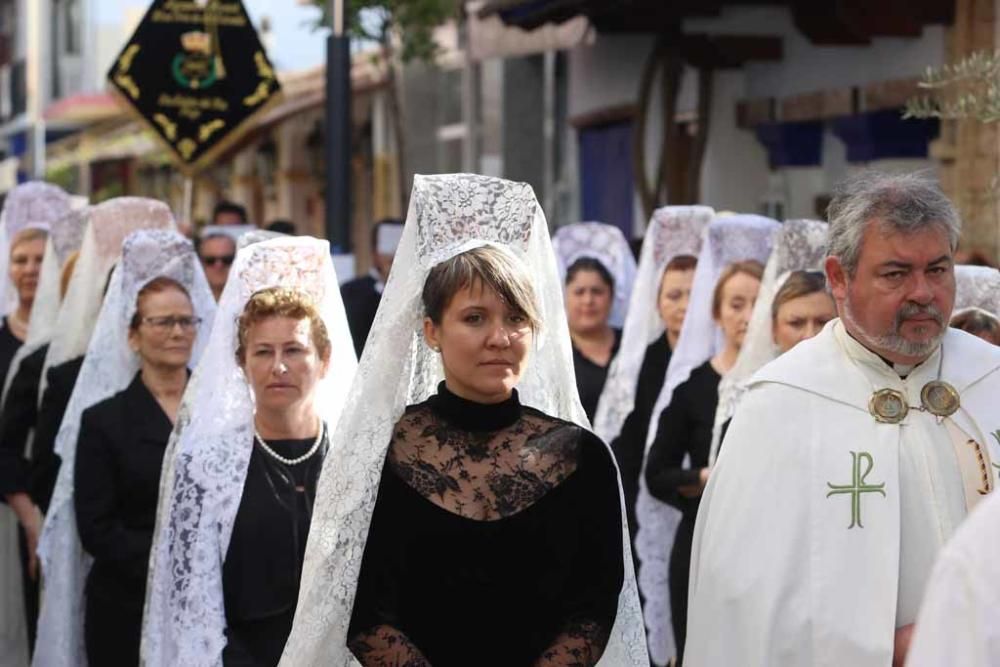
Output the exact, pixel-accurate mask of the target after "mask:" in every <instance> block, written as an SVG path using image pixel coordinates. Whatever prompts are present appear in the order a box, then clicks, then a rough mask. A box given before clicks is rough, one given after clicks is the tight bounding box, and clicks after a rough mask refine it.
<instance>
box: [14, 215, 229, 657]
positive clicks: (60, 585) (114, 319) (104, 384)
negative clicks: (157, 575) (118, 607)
mask: <svg viewBox="0 0 1000 667" xmlns="http://www.w3.org/2000/svg"><path fill="white" fill-rule="evenodd" d="M121 256H122V259H121V262H120V264H119V265H118V267H116V268H115V271H114V274H113V275H112V277H111V283H110V285H109V287H108V292H107V296H106V298H105V299H104V304H103V306H102V307H101V310H100V314H99V316H98V318H97V323H96V326H95V327H94V335H93V337H92V339H91V341H90V345H89V347H88V348H87V356H86V359H85V360H84V362H83V366H82V367H81V369H80V375H79V378H78V379H77V382H76V385H75V386H74V389H73V393H72V395H71V397H70V400H69V404H68V405H67V407H66V413H65V416H64V417H63V421H62V424H61V425H60V427H59V433H58V435H57V436H56V443H55V450H56V453H57V454H58V455H59V456H60V458H61V459H62V465H61V466H60V468H59V475H58V477H57V480H56V486H55V491H54V492H53V495H52V502H51V504H50V506H49V512H48V514H47V515H46V517H45V524H44V526H43V528H42V536H41V540H40V542H39V546H38V556H39V558H40V560H41V565H42V572H43V574H44V576H45V596H44V598H43V601H42V608H41V613H40V616H39V621H38V641H37V643H36V645H35V655H34V658H33V661H32V664H33V665H36V666H37V667H59V666H63V665H65V666H66V667H70V666H73V667H86V665H87V658H86V652H85V649H84V638H83V622H84V609H85V600H84V583H85V581H86V577H87V573H88V572H89V570H90V566H91V564H92V561H93V559H92V558H91V557H90V556H89V555H88V554H87V553H86V552H85V551H84V550H83V546H82V545H81V543H80V536H79V534H78V533H77V529H76V513H75V511H74V507H73V489H74V484H73V474H74V469H75V461H76V449H77V436H78V435H79V432H80V418H81V416H82V414H83V411H84V410H86V409H87V408H89V407H91V406H92V405H94V404H96V403H99V402H100V401H103V400H105V399H107V398H110V397H111V396H113V395H114V394H116V393H118V392H120V391H122V390H124V389H125V388H126V387H127V386H128V385H129V383H130V382H131V381H132V378H133V377H134V376H135V374H136V373H137V372H138V371H139V367H140V361H139V358H138V355H136V354H135V353H134V352H133V351H132V350H131V348H130V347H129V345H128V326H129V322H130V321H131V319H132V316H133V315H134V314H135V310H136V298H137V296H138V293H139V290H140V289H141V288H142V287H143V286H144V285H145V284H146V283H148V282H149V281H150V280H152V279H153V278H156V277H158V276H167V277H169V278H173V279H174V280H176V281H177V282H179V283H181V284H182V285H184V287H185V288H187V290H188V292H189V294H190V295H191V302H192V306H193V308H194V313H195V315H196V316H198V317H201V318H202V320H203V324H202V326H203V327H206V329H204V330H203V331H207V327H210V326H211V323H212V319H213V317H214V315H215V300H214V299H213V298H212V292H211V289H210V288H209V286H208V282H207V280H206V279H205V274H204V273H203V271H202V269H201V264H200V263H199V262H198V258H197V256H196V255H195V252H194V247H193V246H192V245H191V242H190V241H188V240H187V239H185V238H184V237H182V236H180V235H179V234H177V233H176V232H172V231H164V230H141V231H138V232H135V233H133V234H131V235H130V236H128V237H127V238H126V239H125V241H124V244H123V247H122V250H121ZM206 338H207V336H205V335H204V333H202V332H199V334H198V335H197V337H196V338H195V345H194V350H193V354H192V357H191V363H192V364H194V363H196V362H197V360H198V358H199V357H200V355H201V354H202V352H203V350H204V349H205V342H206ZM94 667H97V666H96V665H95V666H94Z"/></svg>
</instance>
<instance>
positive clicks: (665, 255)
mask: <svg viewBox="0 0 1000 667" xmlns="http://www.w3.org/2000/svg"><path fill="white" fill-rule="evenodd" d="M713 215H714V213H713V211H712V209H711V208H709V207H708V206H664V207H663V208H660V209H657V210H656V211H654V212H653V217H652V218H651V219H650V221H649V226H648V227H647V228H646V236H645V238H644V239H643V242H642V252H641V254H640V255H639V269H638V273H637V275H636V280H635V286H634V288H633V289H632V297H631V300H630V301H629V308H628V315H627V316H626V318H625V326H624V328H623V329H622V344H621V352H619V353H618V356H616V357H615V360H614V361H613V362H612V363H611V368H610V370H609V371H608V380H607V382H606V383H605V385H604V391H603V392H602V393H601V400H600V403H598V406H597V415H596V417H595V418H594V432H595V433H597V435H598V436H600V438H601V439H602V440H604V441H605V442H607V443H610V444H611V450H612V451H613V452H614V454H615V459H616V460H617V462H618V470H619V471H620V472H621V479H622V490H623V492H624V494H625V509H626V513H627V516H628V524H629V534H631V535H632V536H633V537H634V536H635V530H636V522H635V499H636V496H637V494H638V493H639V474H640V471H641V470H642V460H643V457H644V455H645V453H646V429H647V428H648V427H649V419H650V415H651V413H652V411H653V404H654V403H656V399H657V397H658V396H659V395H660V389H661V388H662V387H663V380H664V377H665V376H666V374H667V365H668V364H669V363H670V355H671V353H672V351H673V349H674V348H675V347H677V340H678V338H679V337H680V333H681V327H682V326H683V324H684V317H685V315H686V313H687V306H688V301H689V299H690V298H691V283H692V282H693V280H694V270H695V266H696V265H697V263H698V259H697V257H698V253H699V251H700V250H701V242H702V237H703V236H704V231H705V227H707V226H708V223H709V222H710V221H711V219H712V216H713Z"/></svg>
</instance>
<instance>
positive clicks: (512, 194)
mask: <svg viewBox="0 0 1000 667" xmlns="http://www.w3.org/2000/svg"><path fill="white" fill-rule="evenodd" d="M487 244H490V245H495V246H496V247H498V248H501V249H503V250H506V251H508V252H510V253H511V254H512V256H513V257H515V259H517V260H518V261H521V262H524V264H525V265H526V267H527V269H528V271H529V272H530V275H531V276H532V278H533V284H534V287H535V293H536V295H537V298H538V309H539V312H540V313H541V317H542V320H543V324H542V328H543V330H542V331H541V332H540V333H539V335H538V336H536V342H535V349H534V351H533V354H532V357H531V361H530V363H529V364H528V368H527V370H526V372H525V374H524V377H523V379H522V381H521V383H520V385H519V386H518V393H519V396H520V397H521V400H522V401H523V402H524V403H525V404H526V405H530V406H532V407H535V408H537V409H539V410H541V411H543V412H545V413H547V414H549V415H552V416H555V417H559V418H562V419H566V420H570V421H573V422H576V423H577V424H580V425H582V426H585V427H586V426H588V422H587V418H586V415H585V414H584V412H583V407H582V406H581V405H580V399H579V397H578V395H577V391H576V382H575V380H574V375H573V361H572V352H571V349H570V341H569V330H568V327H567V325H566V314H565V311H564V310H563V300H562V282H561V281H560V280H559V274H558V271H557V269H556V263H555V258H554V257H553V253H552V245H551V241H550V240H549V235H548V227H547V225H546V223H545V216H544V214H543V213H542V210H541V207H540V206H539V205H538V202H537V200H536V199H535V195H534V193H533V192H532V190H531V187H530V186H528V185H526V184H524V183H514V182H510V181H505V180H502V179H498V178H489V177H485V176H477V175H472V174H452V175H440V176H416V177H415V178H414V183H413V193H412V196H411V198H410V209H409V212H408V215H407V221H406V225H405V226H404V228H403V238H402V240H401V242H400V245H399V249H398V251H397V253H396V259H395V261H394V262H393V270H392V272H391V273H390V275H389V280H388V283H387V284H386V288H385V292H384V293H383V295H382V301H381V304H380V305H379V308H378V313H377V314H376V315H375V322H374V325H373V326H372V330H371V334H370V336H369V338H368V343H367V344H366V345H365V350H364V353H363V354H362V357H361V363H360V365H359V367H358V374H357V376H356V377H355V380H354V385H353V386H352V388H351V393H350V398H349V399H348V403H347V406H346V408H345V410H344V417H343V418H342V419H341V421H340V424H339V426H338V427H337V430H336V432H335V434H334V439H333V442H332V447H331V450H330V453H329V455H328V456H327V459H326V461H325V462H324V468H323V475H322V477H321V478H320V485H319V492H318V497H317V499H316V514H315V515H314V516H313V522H312V529H311V531H310V533H309V544H308V547H307V549H306V560H305V566H304V570H303V575H302V587H301V592H300V594H299V604H298V609H297V610H296V614H295V624H294V626H293V628H292V634H291V636H290V637H289V639H288V643H287V644H286V645H285V653H284V656H283V657H282V661H281V664H282V665H285V666H286V667H290V666H295V667H303V666H305V665H317V666H318V665H324V666H327V665H334V666H337V667H340V666H346V665H357V661H356V660H355V659H354V658H353V656H352V655H351V653H350V651H349V650H348V648H347V629H348V624H349V623H350V618H351V611H352V607H353V604H354V592H355V587H356V585H357V580H358V573H359V571H360V569H361V559H362V555H363V554H364V549H365V540H366V539H367V535H368V525H369V523H370V521H371V516H372V510H373V509H374V507H375V498H376V494H377V492H378V486H379V479H380V477H381V473H382V463H383V461H384V459H385V454H386V449H387V447H388V445H389V439H390V434H391V431H392V428H393V426H394V425H395V424H396V421H397V420H398V419H399V417H400V415H401V414H402V413H403V410H404V408H405V407H406V406H407V405H411V404H414V403H418V402H421V401H424V400H425V399H427V397H428V396H430V395H431V394H433V393H434V392H435V391H436V389H437V384H438V382H440V381H441V380H442V379H443V377H444V374H443V371H442V368H441V362H440V359H439V357H438V356H437V355H436V354H434V353H433V352H432V351H431V350H430V349H429V348H428V347H427V345H426V344H425V342H424V339H423V334H422V331H421V323H422V320H423V306H422V304H421V290H422V289H423V286H424V281H425V280H426V278H427V274H428V272H429V271H430V269H431V268H432V267H433V266H435V265H436V264H438V263H440V262H442V261H444V260H446V259H449V258H451V257H454V256H455V255H457V254H460V253H462V252H465V251H466V250H470V249H472V248H476V247H480V246H483V245H487ZM622 523H623V525H624V523H625V519H624V517H623V518H622ZM622 548H623V550H624V553H625V559H626V562H625V572H626V579H625V585H624V587H623V590H622V594H621V597H620V598H619V608H618V616H617V619H616V621H615V626H614V629H613V632H612V634H611V639H610V641H609V643H608V647H607V650H606V651H605V654H604V657H603V658H602V660H601V664H602V665H615V666H616V667H619V666H622V667H624V666H632V665H646V664H647V662H646V661H647V657H646V652H645V649H644V647H643V644H644V641H643V632H642V618H641V615H640V610H639V599H638V595H637V592H636V587H635V581H634V580H633V579H632V578H631V574H629V573H631V572H632V569H631V565H630V562H631V554H630V553H629V548H628V536H627V532H626V531H624V530H623V532H622Z"/></svg>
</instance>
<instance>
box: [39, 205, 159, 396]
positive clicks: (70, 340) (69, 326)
mask: <svg viewBox="0 0 1000 667" xmlns="http://www.w3.org/2000/svg"><path fill="white" fill-rule="evenodd" d="M85 215H86V229H85V231H84V233H83V241H82V242H81V244H80V256H79V257H78V258H77V261H76V267H75V269H74V270H73V277H72V278H70V281H69V286H68V287H67V288H66V296H65V298H64V299H63V300H62V304H61V305H60V307H59V314H58V315H57V316H56V320H55V327H54V330H53V334H52V340H51V343H50V345H49V351H48V353H47V354H46V355H45V364H44V367H43V369H42V381H41V386H40V387H39V394H38V396H39V399H41V396H42V393H43V392H44V391H45V384H46V382H45V376H46V374H47V373H48V369H49V368H52V367H53V366H58V365H59V364H61V363H63V362H66V361H69V360H70V359H75V358H77V357H79V356H81V355H83V353H84V352H86V351H87V345H88V343H89V342H90V336H91V333H92V332H93V331H94V325H95V323H96V322H97V316H98V313H99V312H100V310H101V303H102V301H103V300H104V289H105V286H106V285H107V284H108V274H109V273H110V271H111V267H112V266H114V263H115V262H116V261H117V260H118V258H119V257H120V256H121V252H122V243H123V242H124V241H125V237H126V236H128V235H129V234H131V233H132V232H134V231H137V230H140V229H161V230H169V231H174V230H176V225H175V224H174V216H173V214H172V213H171V212H170V208H169V207H168V206H167V205H166V204H164V203H163V202H160V201H156V200H155V199H147V198H144V197H116V198H114V199H109V200H108V201H106V202H102V203H100V204H97V205H96V206H91V207H90V208H88V209H87V210H86V212H85Z"/></svg>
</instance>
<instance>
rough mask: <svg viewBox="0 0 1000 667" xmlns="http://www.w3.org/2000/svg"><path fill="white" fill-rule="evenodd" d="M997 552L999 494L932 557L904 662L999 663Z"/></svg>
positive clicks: (989, 666) (993, 666)
mask: <svg viewBox="0 0 1000 667" xmlns="http://www.w3.org/2000/svg"><path fill="white" fill-rule="evenodd" d="M997 437H1000V434H998V435H997ZM998 554H1000V493H997V494H993V495H992V496H991V497H990V499H989V500H988V501H986V502H984V503H983V504H982V505H981V506H980V507H978V508H977V509H976V511H975V512H974V513H973V514H972V516H970V517H969V520H968V521H966V522H965V523H964V524H962V526H961V528H959V529H958V532H956V533H955V537H954V538H953V539H952V540H951V541H950V542H949V543H948V545H947V546H945V548H944V549H943V550H942V551H941V555H940V556H938V561H937V565H935V567H934V573H933V574H932V575H931V580H930V582H929V583H928V584H927V592H926V593H925V594H924V603H923V607H921V609H920V615H919V616H918V617H917V628H916V632H915V634H914V636H913V642H912V643H911V644H910V652H909V654H908V655H907V662H906V664H907V667H939V666H940V665H969V666H970V667H971V666H975V667H1000V558H998V557H997V555H998Z"/></svg>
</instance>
